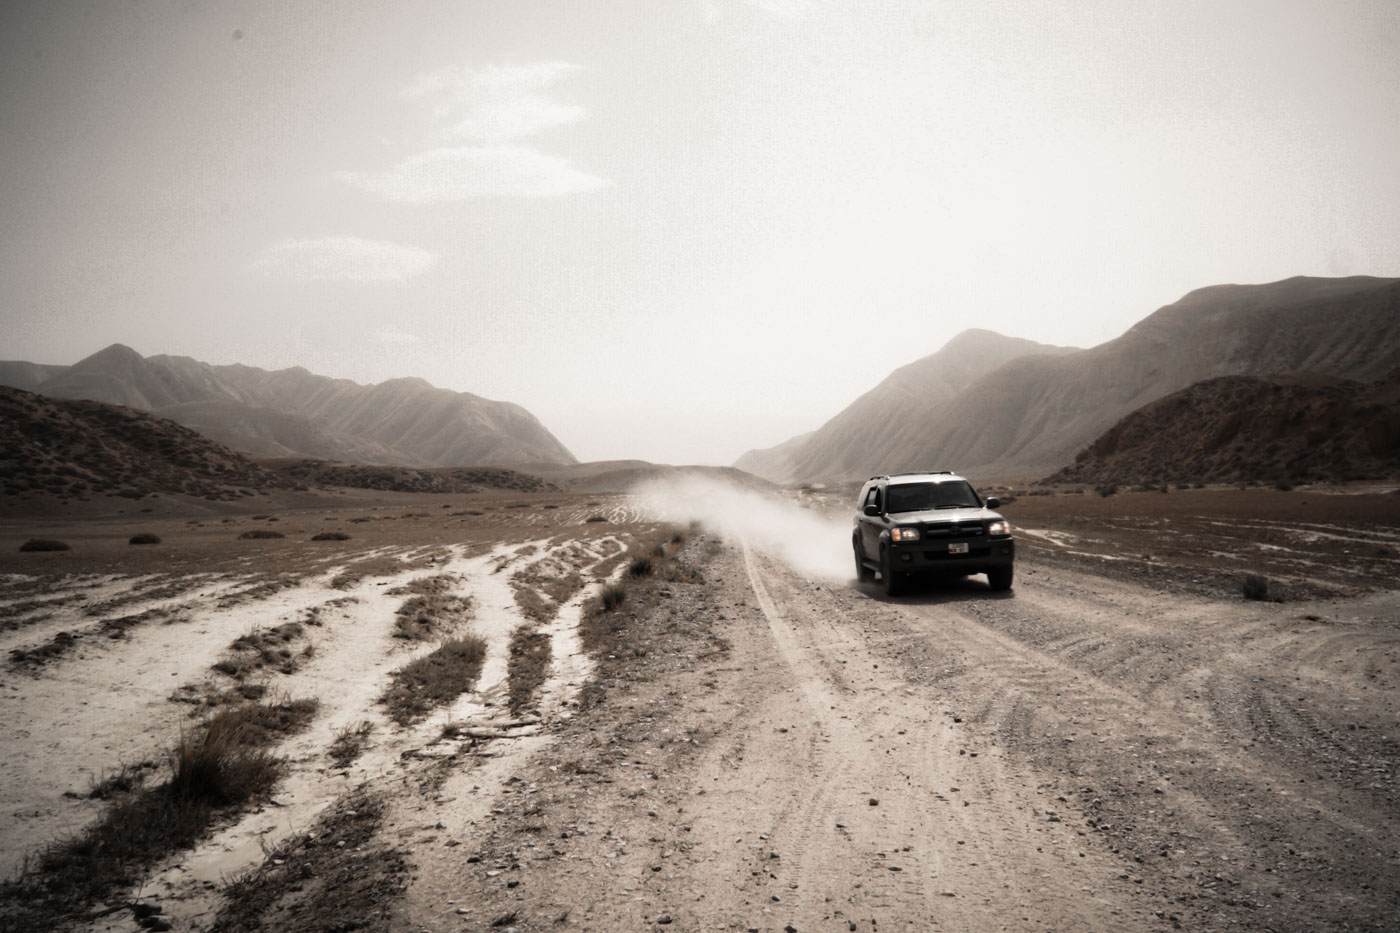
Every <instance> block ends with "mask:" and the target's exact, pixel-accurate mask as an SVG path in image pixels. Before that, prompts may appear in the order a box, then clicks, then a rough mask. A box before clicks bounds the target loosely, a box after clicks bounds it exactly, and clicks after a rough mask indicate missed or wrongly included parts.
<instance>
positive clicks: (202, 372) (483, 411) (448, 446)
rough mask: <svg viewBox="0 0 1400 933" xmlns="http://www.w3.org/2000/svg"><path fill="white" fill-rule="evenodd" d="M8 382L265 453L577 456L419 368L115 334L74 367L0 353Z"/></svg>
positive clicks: (510, 458)
mask: <svg viewBox="0 0 1400 933" xmlns="http://www.w3.org/2000/svg"><path fill="white" fill-rule="evenodd" d="M0 385H12V386H14V387H15V388H19V389H24V390H26V391H33V392H37V393H39V394H41V395H46V396H50V397H54V398H70V399H88V400H91V401H98V402H105V403H107V404H112V405H121V406H125V407H129V408H135V409H139V410H142V411H148V412H152V413H155V414H159V415H162V416H164V417H169V418H170V419H171V420H174V421H176V422H177V423H180V424H184V425H186V426H188V427H191V428H193V429H195V430H198V431H200V432H201V433H203V434H205V435H206V436H208V437H210V438H212V439H213V440H216V441H218V442H220V443H223V444H225V445H227V446H230V447H233V448H235V449H237V450H242V451H245V452H248V453H252V454H255V455H259V456H279V457H298V456H301V457H312V458H316V459H325V460H342V461H347V462H362V463H368V464H377V465H392V466H415V467H439V466H452V467H457V466H506V465H510V464H514V463H523V462H543V463H560V464H572V463H576V462H577V460H576V458H575V457H574V456H573V454H572V453H571V452H569V450H568V449H567V448H566V447H564V445H563V444H562V443H560V442H559V441H558V439H557V438H555V437H554V435H553V434H551V433H550V432H549V431H548V429H546V428H545V427H544V425H542V424H541V423H540V422H539V420H538V419H537V418H535V416H534V415H533V414H531V413H530V412H529V411H527V410H526V409H525V408H523V407H521V406H520V405H517V404H515V403H513V402H503V401H495V400H491V399H486V398H483V397H482V396H479V395H473V394H471V393H467V392H455V391H453V390H450V389H441V388H437V387H435V386H433V385H431V384H430V383H428V382H427V381H426V380H423V379H421V378H419V377H415V376H407V377H401V378H397V379H389V380H386V381H384V382H381V383H376V384H372V385H368V386H365V385H361V384H359V383H356V382H352V381H351V380H348V379H337V378H333V377H329V376H320V375H317V374H315V373H312V372H311V371H309V370H307V369H306V368H305V367H301V366H294V367H290V368H287V369H282V370H264V369H260V368H258V367H255V366H248V365H246V364H241V363H233V364H222V365H215V364H210V363H205V362H202V361H200V360H196V359H193V358H192V357H186V356H171V355H155V356H150V357H143V356H141V355H140V354H139V353H137V352H136V351H135V350H133V349H132V348H131V347H128V346H126V345H124V344H120V343H116V344H112V345H110V346H108V347H105V348H103V349H101V350H99V351H97V352H96V353H93V354H91V355H90V356H87V357H84V358H83V359H81V360H79V361H78V362H77V363H74V364H73V365H71V366H67V367H52V366H45V365H43V364H33V363H26V362H23V361H10V362H5V363H0Z"/></svg>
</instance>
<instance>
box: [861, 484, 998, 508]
mask: <svg viewBox="0 0 1400 933" xmlns="http://www.w3.org/2000/svg"><path fill="white" fill-rule="evenodd" d="M885 495H886V496H887V497H888V498H887V500H886V505H885V510H886V511H887V512H926V511H929V510H931V509H966V508H972V509H975V508H978V507H979V506H981V504H982V503H981V502H980V501H979V500H978V498H977V493H975V492H973V491H972V487H971V486H969V485H968V484H967V483H900V484H899V485H891V486H890V487H889V488H888V489H887V490H886V492H885Z"/></svg>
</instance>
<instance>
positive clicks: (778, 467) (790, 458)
mask: <svg viewBox="0 0 1400 933" xmlns="http://www.w3.org/2000/svg"><path fill="white" fill-rule="evenodd" d="M814 433H816V432H814V431H808V432H807V433H806V434H799V435H797V436H796V437H793V438H789V439H788V440H785V441H783V442H782V443H781V444H779V445H778V446H776V447H765V448H763V449H762V450H750V451H749V452H748V453H746V454H744V455H743V456H742V457H740V458H739V459H738V460H735V461H734V466H735V468H737V469H740V470H743V471H744V472H745V473H752V474H753V475H754V476H761V477H762V478H764V479H766V480H768V481H769V482H770V483H777V484H779V485H787V484H789V483H795V482H797V481H798V477H797V464H796V462H795V460H794V458H795V457H796V455H797V452H798V451H799V450H801V449H802V445H803V444H805V443H807V442H808V441H809V440H811V439H812V435H813V434H814Z"/></svg>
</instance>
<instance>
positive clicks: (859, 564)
mask: <svg viewBox="0 0 1400 933" xmlns="http://www.w3.org/2000/svg"><path fill="white" fill-rule="evenodd" d="M851 551H852V552H853V553H854V554H855V558H856V579H857V580H858V581H860V582H861V583H869V582H870V581H871V580H874V579H875V571H873V570H871V569H870V568H869V567H867V566H865V561H863V560H861V555H860V542H859V541H857V540H855V539H854V538H852V539H851Z"/></svg>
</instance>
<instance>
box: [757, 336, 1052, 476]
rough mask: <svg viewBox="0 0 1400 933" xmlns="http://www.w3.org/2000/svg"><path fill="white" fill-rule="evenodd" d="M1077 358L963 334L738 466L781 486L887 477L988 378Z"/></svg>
mask: <svg viewBox="0 0 1400 933" xmlns="http://www.w3.org/2000/svg"><path fill="white" fill-rule="evenodd" d="M1073 352H1075V351H1074V350H1073V349H1070V348H1065V347H1052V346H1048V345H1046V344H1042V343H1036V342H1035V341H1033V340H1022V339H1020V338H1018V337H1004V336H1002V335H1001V334H997V333H993V332H992V331H989V330H966V331H963V332H962V333H961V334H958V335H957V336H956V337H954V338H953V339H952V340H950V341H948V343H947V344H946V345H945V346H944V347H943V348H942V349H941V350H939V351H938V352H936V353H933V354H930V355H929V356H926V357H924V358H923V359H921V360H916V361H915V362H913V363H910V364H908V365H907V366H901V367H900V368H899V369H896V370H895V371H894V372H893V373H891V374H890V375H889V376H888V377H887V378H886V379H885V380H884V381H883V382H881V383H880V384H879V385H877V386H876V387H875V388H873V389H871V390H870V391H869V392H867V393H865V394H864V395H862V396H861V397H860V398H858V399H856V400H855V401H854V402H853V403H852V404H851V405H850V406H849V407H848V408H846V409H845V410H844V411H842V412H841V413H840V414H838V415H837V416H836V417H835V418H832V419H831V420H830V421H828V422H827V423H826V424H824V425H822V426H821V428H819V429H818V430H816V431H814V432H812V433H811V434H809V435H804V436H802V437H796V438H793V439H792V440H789V441H786V442H785V443H783V444H779V445H778V446H777V447H771V448H768V449H767V450H756V451H749V452H748V453H746V454H744V456H743V457H741V458H740V459H739V460H738V462H736V463H735V466H737V467H739V468H740V469H745V470H749V471H750V472H752V473H755V474H757V475H758V476H762V477H764V478H765V479H768V480H771V481H773V482H777V483H792V482H803V481H809V480H827V479H851V478H855V477H862V476H869V475H870V474H871V473H877V472H881V471H882V470H884V469H886V467H885V464H886V463H887V462H888V461H889V459H890V457H891V455H892V454H894V453H895V452H897V451H898V449H899V448H900V446H902V445H907V444H910V443H917V444H922V443H923V437H922V434H923V428H924V425H925V424H926V422H927V420H928V418H929V417H930V416H931V415H932V414H933V413H935V412H937V411H939V410H940V409H941V407H942V406H943V405H944V404H945V403H946V402H947V401H948V400H949V399H953V398H956V397H958V396H959V395H960V394H961V393H962V392H963V391H964V390H965V389H966V387H967V386H969V385H971V384H974V383H976V382H977V381H978V380H979V379H981V378H982V377H983V376H985V375H986V374H987V373H990V372H992V371H993V370H996V369H998V368H999V367H1001V366H1003V365H1005V364H1006V363H1008V362H1010V361H1012V360H1018V359H1020V358H1022V357H1026V356H1031V355H1036V354H1045V355H1048V356H1051V357H1054V356H1059V355H1062V354H1065V353H1073ZM746 464H747V465H746ZM889 469H893V468H892V467H890V468H889Z"/></svg>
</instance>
